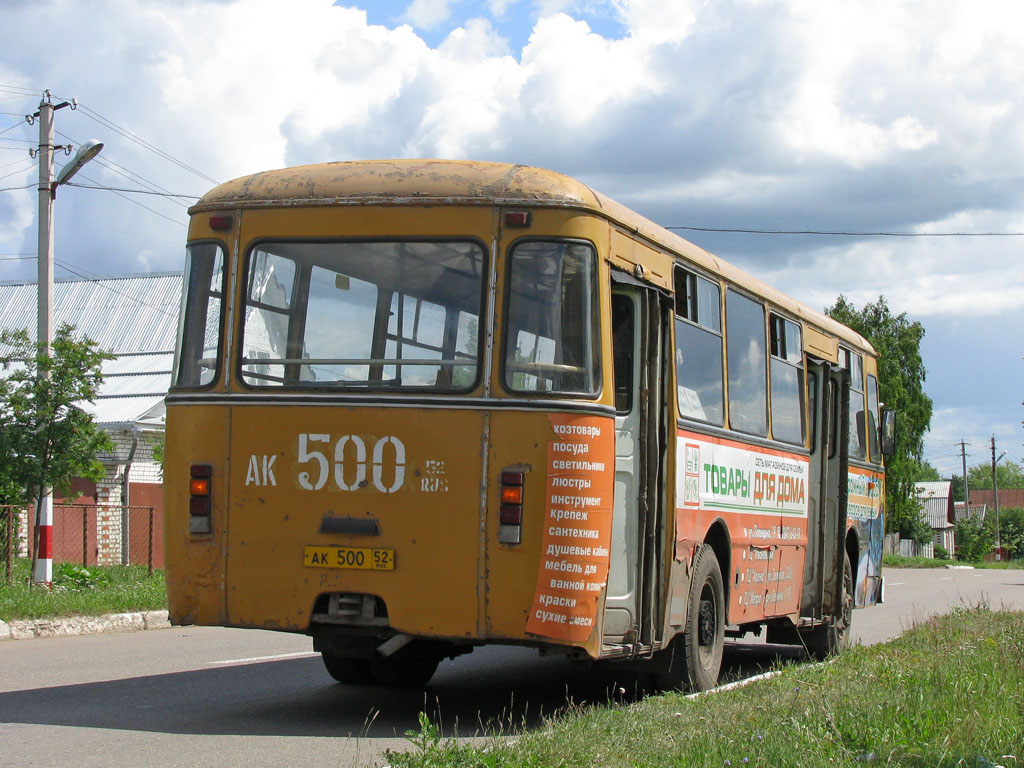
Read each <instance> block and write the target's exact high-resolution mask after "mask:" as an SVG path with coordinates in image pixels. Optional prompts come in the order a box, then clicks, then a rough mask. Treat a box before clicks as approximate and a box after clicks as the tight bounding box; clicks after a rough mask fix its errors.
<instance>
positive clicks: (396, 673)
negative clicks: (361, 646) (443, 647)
mask: <svg viewBox="0 0 1024 768" xmlns="http://www.w3.org/2000/svg"><path fill="white" fill-rule="evenodd" d="M440 663H441V659H440V658H438V657H437V656H413V657H410V658H405V659H394V658H388V659H370V661H369V665H370V672H371V674H372V675H373V680H374V682H376V683H377V684H378V685H385V686H387V687H389V688H422V687H423V686H424V685H426V684H427V682H429V680H430V678H432V677H433V676H434V672H436V671H437V665H438V664H440Z"/></svg>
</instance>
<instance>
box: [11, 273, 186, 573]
mask: <svg viewBox="0 0 1024 768" xmlns="http://www.w3.org/2000/svg"><path fill="white" fill-rule="evenodd" d="M180 303H181V273H163V274H148V275H134V276H129V277H116V278H98V279H95V280H60V281H56V282H55V283H54V292H53V307H54V328H55V329H56V328H59V327H60V326H61V325H63V324H64V323H68V324H70V325H73V326H75V329H76V332H77V333H78V334H80V335H84V336H88V337H89V338H90V339H92V340H93V341H95V342H97V343H98V345H99V346H100V348H101V349H103V350H105V351H108V352H111V353H113V354H114V355H115V356H116V357H115V359H113V360H108V361H106V362H105V363H104V364H103V369H102V370H103V375H104V381H103V384H102V386H101V388H100V394H99V397H98V398H97V400H96V402H95V404H93V405H91V406H87V408H88V409H89V410H91V411H92V412H93V415H94V416H95V418H96V422H97V423H98V424H99V426H100V427H101V428H102V429H103V430H105V431H106V432H107V433H108V434H109V435H110V436H111V438H112V440H113V442H114V445H115V449H114V451H113V452H112V453H111V454H110V455H109V456H101V457H100V460H101V461H102V463H103V465H104V467H105V468H106V470H107V475H106V477H105V478H104V479H103V480H101V481H99V482H98V483H92V482H88V481H85V480H79V481H76V483H75V485H74V489H73V494H72V496H71V497H70V498H68V499H63V500H61V499H57V500H56V501H57V502H58V503H60V502H61V501H64V502H67V503H71V502H76V503H80V504H89V505H96V506H98V507H99V508H100V509H99V511H98V515H97V517H96V519H95V522H94V523H91V524H90V530H88V538H89V542H88V549H90V550H93V549H94V550H95V555H94V557H95V559H96V560H97V561H98V562H101V563H104V562H112V563H116V562H122V556H124V559H127V551H126V550H127V549H128V548H129V547H130V546H131V545H130V540H129V529H130V527H131V525H132V519H133V518H132V517H131V516H130V515H129V514H128V512H127V511H126V509H125V508H127V507H137V506H145V507H153V508H154V509H155V512H156V514H155V525H156V527H157V529H158V532H159V530H161V529H162V518H163V485H162V478H161V476H160V467H159V465H158V464H157V463H156V462H155V461H154V459H153V447H154V445H155V444H156V443H157V442H158V441H159V439H160V436H161V433H162V432H163V428H164V424H163V419H164V396H165V395H166V394H167V390H168V388H169V387H170V383H171V369H172V367H173V358H174V342H175V336H176V334H177V326H178V311H179V306H180ZM37 304H38V292H37V288H36V284H35V283H0V327H2V328H11V329H22V328H25V329H27V330H28V332H29V336H30V337H31V338H32V339H35V337H36V325H37V324H36V308H37ZM54 524H55V532H54V533H55V547H56V546H57V545H58V544H59V539H57V534H58V532H57V530H56V526H57V525H59V524H60V520H59V519H57V518H55V520H54ZM146 524H147V525H148V520H147V521H146ZM79 527H82V524H81V523H79ZM133 539H134V537H133ZM78 541H79V544H78V550H79V551H81V550H82V548H83V547H84V546H86V545H84V544H82V543H80V542H81V538H79V539H78ZM161 541H162V539H161ZM149 543H150V544H152V541H151V540H150V542H149ZM155 549H156V550H157V552H156V555H157V557H158V559H162V556H161V555H160V550H162V546H156V547H155ZM55 554H56V553H55ZM83 556H84V555H83ZM90 559H92V558H90ZM136 559H137V558H136V557H135V553H134V552H132V560H133V561H135V560H136Z"/></svg>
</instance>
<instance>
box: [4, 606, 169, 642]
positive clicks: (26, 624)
mask: <svg viewBox="0 0 1024 768" xmlns="http://www.w3.org/2000/svg"><path fill="white" fill-rule="evenodd" d="M170 626H171V623H170V621H169V620H168V618H167V611H141V612H138V613H108V614H106V615H105V616H65V617H61V618H55V619H34V620H32V621H11V622H3V621H0V642H2V641H4V640H33V639H36V638H41V637H73V636H76V635H100V634H105V633H111V632H141V631H143V630H147V629H168V628H170Z"/></svg>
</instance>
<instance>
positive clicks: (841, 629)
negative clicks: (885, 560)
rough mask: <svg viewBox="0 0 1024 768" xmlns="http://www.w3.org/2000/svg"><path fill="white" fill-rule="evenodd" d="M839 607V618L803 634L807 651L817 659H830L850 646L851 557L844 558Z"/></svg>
mask: <svg viewBox="0 0 1024 768" xmlns="http://www.w3.org/2000/svg"><path fill="white" fill-rule="evenodd" d="M839 605H840V607H839V615H838V616H833V617H832V618H831V619H830V620H829V621H828V623H827V624H824V625H822V626H820V627H815V628H814V629H812V630H810V631H809V632H804V633H803V636H804V642H805V643H806V645H807V651H808V653H810V654H811V656H813V657H814V658H816V659H825V658H828V657H829V656H831V655H832V654H835V653H838V652H839V651H841V650H843V649H844V648H846V647H847V646H848V645H849V644H850V623H851V621H852V620H853V566H852V565H851V564H850V556H849V555H844V557H843V594H842V596H841V598H840V604H839Z"/></svg>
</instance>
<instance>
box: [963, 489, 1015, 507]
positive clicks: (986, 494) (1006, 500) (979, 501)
mask: <svg viewBox="0 0 1024 768" xmlns="http://www.w3.org/2000/svg"><path fill="white" fill-rule="evenodd" d="M970 493H971V506H972V507H980V506H982V505H983V504H984V505H987V506H989V507H994V506H995V494H994V493H993V492H992V489H991V488H979V489H974V488H971V489H970ZM1011 507H1014V508H1024V488H1000V489H999V508H1000V509H1010V508H1011Z"/></svg>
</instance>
